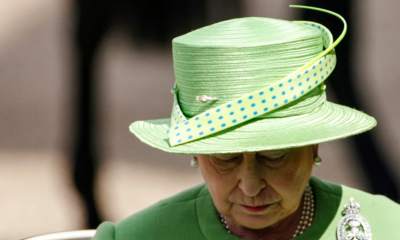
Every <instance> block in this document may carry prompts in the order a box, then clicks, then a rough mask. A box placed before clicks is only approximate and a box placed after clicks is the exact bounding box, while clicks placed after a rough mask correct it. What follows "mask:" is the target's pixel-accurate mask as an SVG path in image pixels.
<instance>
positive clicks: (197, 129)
mask: <svg viewBox="0 0 400 240" xmlns="http://www.w3.org/2000/svg"><path fill="white" fill-rule="evenodd" d="M292 7H301V8H310V9H315V8H312V7H304V6H292ZM317 10H320V9H317ZM323 11H325V12H328V13H330V14H333V15H335V16H337V17H339V18H340V19H341V20H342V21H343V22H344V30H343V32H342V34H341V35H340V37H339V38H338V39H337V40H336V41H335V42H333V37H332V34H331V32H330V31H329V29H327V28H326V27H325V26H323V25H321V24H318V23H314V22H306V21H296V23H299V24H305V25H309V26H313V27H315V28H318V29H319V30H320V31H321V32H322V43H323V46H324V48H325V51H323V52H322V53H321V54H320V55H318V56H317V57H315V58H314V59H313V60H311V61H310V62H308V63H307V64H305V65H304V66H303V67H301V68H300V69H298V70H296V71H294V72H293V73H291V74H289V75H288V76H286V77H284V78H283V79H281V80H280V81H277V82H275V83H273V84H271V85H269V86H267V87H264V88H262V89H259V90H257V91H254V92H251V93H249V94H246V95H243V96H242V97H239V98H237V99H235V100H232V101H229V102H226V103H224V104H222V105H219V106H217V107H214V108H211V109H208V110H206V111H204V112H202V113H200V114H198V115H196V116H193V117H192V118H190V119H187V118H186V117H185V115H184V114H183V113H182V111H181V108H180V105H179V101H178V97H177V94H178V91H179V88H176V86H175V88H173V89H172V93H173V94H174V104H173V109H172V115H171V124H170V128H169V130H168V131H167V133H168V137H169V143H170V145H171V146H172V147H173V146H177V145H181V144H184V143H187V142H191V141H194V140H197V139H200V138H204V137H206V136H210V135H212V134H215V133H218V132H221V131H223V130H225V129H227V128H230V127H233V126H236V125H238V124H241V123H244V122H246V121H249V120H251V119H254V118H260V117H262V115H264V114H266V113H269V112H271V111H274V110H276V109H278V108H281V107H282V106H285V105H287V104H289V103H291V102H293V101H295V100H296V99H298V98H301V97H302V96H304V95H305V94H307V93H309V92H310V91H312V90H313V89H315V88H317V87H320V88H321V89H322V90H324V89H325V85H324V81H325V79H326V78H327V77H328V76H329V75H330V74H331V73H332V71H333V69H334V68H335V65H336V55H335V51H334V47H335V46H336V45H337V44H338V43H339V42H340V41H341V40H342V39H343V37H344V35H345V33H346V30H347V26H346V22H345V20H344V19H343V18H342V17H341V16H340V15H338V14H336V13H333V12H330V11H327V10H323ZM196 97H197V98H198V97H199V96H193V101H196ZM208 97H210V98H211V99H212V97H213V96H208ZM211 101H218V99H212V100H211Z"/></svg>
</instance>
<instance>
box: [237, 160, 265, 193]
mask: <svg viewBox="0 0 400 240" xmlns="http://www.w3.org/2000/svg"><path fill="white" fill-rule="evenodd" d="M239 172H240V173H239V184H238V186H239V188H240V189H241V190H242V191H243V193H244V194H245V195H246V196H248V197H255V196H257V195H258V194H259V193H260V192H261V190H262V189H263V188H265V187H266V186H267V182H266V181H265V179H264V169H263V167H262V166H261V164H260V163H259V162H258V161H257V159H256V155H255V154H247V153H245V154H243V162H242V164H241V166H240V169H239Z"/></svg>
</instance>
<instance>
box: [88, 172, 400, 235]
mask: <svg viewBox="0 0 400 240" xmlns="http://www.w3.org/2000/svg"><path fill="white" fill-rule="evenodd" d="M310 184H311V186H312V189H313V192H314V194H315V195H314V196H315V201H316V211H315V218H314V221H313V224H312V225H311V227H310V228H309V229H308V230H307V231H306V232H304V233H303V234H302V235H300V236H298V237H296V240H306V239H308V240H310V239H323V240H335V239H336V228H337V226H338V223H339V221H340V219H341V218H342V215H341V212H342V211H343V206H344V205H345V204H346V203H347V202H349V199H350V197H354V199H355V201H356V202H358V203H360V205H361V212H360V214H361V215H362V216H364V217H365V218H366V219H367V220H368V222H369V224H370V226H371V230H372V234H373V236H372V238H373V239H374V240H396V239H400V205H398V204H397V203H395V202H393V201H391V200H389V199H388V198H386V197H384V196H376V195H371V194H368V193H365V192H362V191H359V190H356V189H352V188H349V187H346V186H340V185H336V184H333V183H328V182H324V181H322V180H319V179H317V178H316V177H312V178H311V180H310ZM137 239H140V240H150V239H154V240H156V239H157V240H160V239H163V240H186V239H187V240H197V239H199V240H200V239H212V240H215V239H217V240H235V239H240V238H238V237H235V236H233V235H231V234H229V233H228V232H226V230H225V229H224V228H223V227H222V225H221V223H220V221H219V218H218V216H217V214H216V210H215V207H214V204H213V201H212V198H211V195H210V193H209V191H208V188H207V186H205V185H204V184H202V185H199V186H196V187H194V188H192V189H189V190H186V191H184V192H182V193H179V194H177V195H175V196H173V197H171V198H168V199H165V200H162V201H160V202H158V203H157V204H155V205H153V206H151V207H149V208H147V209H145V210H143V211H141V212H138V213H136V214H133V215H132V216H130V217H128V218H126V219H124V220H122V221H120V222H118V223H117V224H115V225H114V224H112V223H110V222H104V223H102V224H101V225H100V226H99V227H98V229H97V234H96V236H95V237H94V240H137Z"/></svg>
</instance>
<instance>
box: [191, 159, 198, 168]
mask: <svg viewBox="0 0 400 240" xmlns="http://www.w3.org/2000/svg"><path fill="white" fill-rule="evenodd" d="M190 165H191V166H192V167H194V168H198V167H199V165H198V164H197V157H193V158H192V160H191V161H190Z"/></svg>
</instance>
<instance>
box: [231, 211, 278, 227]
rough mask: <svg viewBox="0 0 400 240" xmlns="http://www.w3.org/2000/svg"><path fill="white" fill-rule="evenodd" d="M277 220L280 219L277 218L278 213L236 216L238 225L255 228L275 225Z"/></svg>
mask: <svg viewBox="0 0 400 240" xmlns="http://www.w3.org/2000/svg"><path fill="white" fill-rule="evenodd" d="M277 222H278V220H277V219H276V215H273V216H266V215H264V216H263V215H261V216H260V215H244V216H243V215H241V216H238V217H237V218H236V224H237V225H239V226H242V227H245V228H249V229H254V230H260V229H264V228H267V227H271V226H274V225H275V224H277Z"/></svg>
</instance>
